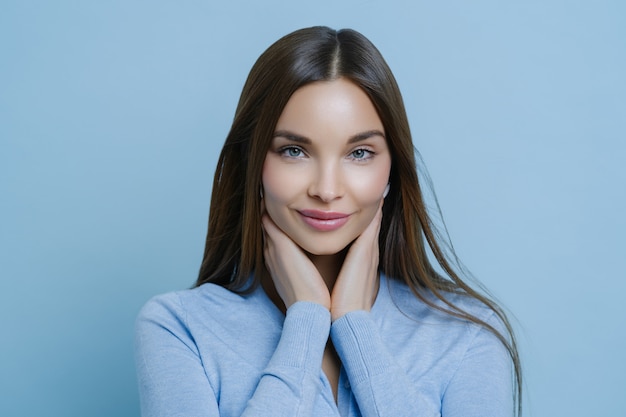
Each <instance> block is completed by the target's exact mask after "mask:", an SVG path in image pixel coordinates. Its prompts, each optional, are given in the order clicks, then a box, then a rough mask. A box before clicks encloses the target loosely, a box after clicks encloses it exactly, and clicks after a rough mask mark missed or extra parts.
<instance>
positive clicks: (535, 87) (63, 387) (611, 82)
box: [0, 0, 626, 417]
mask: <svg viewBox="0 0 626 417" xmlns="http://www.w3.org/2000/svg"><path fill="white" fill-rule="evenodd" d="M625 4H626V3H624V2H622V1H619V0H615V1H606V0H596V1H591V0H589V1H576V0H572V1H565V0H563V1H558V0H541V1H539V0H530V1H523V2H522V1H517V2H513V1H495V0H494V1H487V0H477V1H461V0H457V1H445V2H434V1H430V2H429V1H386V2H382V1H366V0H361V1H356V0H354V1H343V2H335V1H326V0H320V1H316V2H306V3H302V4H300V3H297V2H288V1H275V0H274V1H264V2H251V1H250V2H242V1H231V2H228V4H227V3H226V2H221V1H220V2H217V1H199V0H195V1H194V0H189V1H176V2H175V1H163V0H152V1H140V0H132V1H121V0H115V1H106V2H105V1H67V0H65V1H63V0H59V1H54V2H53V1H49V2H46V1H42V0H32V1H28V0H21V1H18V0H8V1H7V0H4V1H3V2H2V4H1V5H0V138H1V142H0V187H1V189H0V192H1V194H0V210H1V223H0V227H1V229H0V274H1V280H0V320H1V322H0V329H1V332H2V336H1V343H0V415H2V416H60V417H61V416H63V417H67V416H77V417H78V416H81V417H82V416H113V415H114V416H121V417H123V416H135V415H138V412H139V409H138V399H137V390H136V380H135V376H134V364H133V358H132V341H133V340H132V339H133V321H134V318H135V315H136V314H137V312H138V310H139V308H140V307H141V305H142V304H143V303H144V302H145V301H146V300H147V299H148V298H149V297H150V296H152V295H155V294H157V293H161V292H165V291H170V290H174V289H180V288H186V287H189V286H190V285H192V283H193V281H194V279H195V276H196V273H197V270H198V268H199V264H200V260H201V256H202V250H203V244H204V235H205V229H206V219H207V212H208V207H209V197H210V192H211V181H212V175H213V172H214V167H215V162H216V158H217V154H218V152H219V150H220V148H221V144H222V142H223V140H224V138H225V135H226V133H227V131H228V128H229V123H230V122H231V120H232V117H233V113H234V109H235V105H236V101H237V99H238V96H239V93H240V90H241V87H242V86H243V82H244V80H245V77H246V75H247V73H248V71H249V69H250V67H251V65H252V64H253V62H254V61H255V59H256V58H257V57H258V55H259V54H260V53H261V52H262V51H263V50H264V49H265V48H266V47H267V46H269V44H271V43H272V42H273V41H275V40H276V39H278V38H279V37H280V36H282V35H284V34H286V33H287V32H290V31H292V30H294V29H296V28H300V27H303V26H310V25H314V24H325V25H329V26H332V27H335V28H341V27H353V28H355V29H357V30H359V31H361V32H363V33H364V34H365V35H366V36H368V37H369V38H370V39H371V40H372V41H373V42H374V43H375V44H376V45H377V46H378V47H379V49H380V50H381V51H382V53H383V55H384V56H385V57H386V59H387V61H388V63H389V64H390V66H391V67H392V69H393V70H394V72H395V74H396V77H397V79H398V82H399V84H400V87H401V89H402V92H403V94H404V98H405V101H406V106H407V110H408V114H409V118H410V121H411V123H412V129H413V134H414V139H415V143H416V146H417V147H418V148H419V150H420V151H421V153H422V155H423V157H424V160H425V161H426V164H427V167H428V169H429V171H430V174H431V176H432V178H433V181H434V184H435V189H436V191H437V193H438V197H439V200H440V203H441V206H442V208H443V213H444V217H445V219H446V221H447V225H448V228H449V230H450V234H451V236H452V240H453V242H454V243H455V247H456V249H457V251H458V254H459V256H460V257H461V258H462V259H463V260H464V262H465V263H466V264H467V266H468V267H469V268H470V269H471V270H472V271H473V272H474V274H475V275H476V276H478V277H479V278H480V279H481V281H482V282H484V283H485V284H486V285H487V287H488V288H490V289H491V290H492V291H493V293H494V294H495V295H496V296H497V297H498V298H499V300H500V301H501V302H502V303H503V304H504V305H506V306H507V307H508V308H509V309H510V310H511V311H512V312H513V313H514V314H515V317H516V327H517V329H518V331H519V337H520V342H521V353H522V359H523V362H524V367H525V372H526V384H525V393H526V401H525V407H526V415H528V416H536V417H539V416H568V417H575V416H581V417H582V416H585V417H587V416H592V415H593V416H624V415H626V395H624V393H626V382H625V381H626V379H625V378H624V375H626V360H625V359H624V352H626V307H625V306H626V303H625V302H624V300H623V298H624V294H626V283H625V281H626V280H625V279H624V278H625V273H624V271H625V270H626V256H624V249H625V248H626V245H625V242H624V240H625V239H624V236H625V235H626V224H625V220H624V212H626V191H625V190H626V186H625V185H626V169H625V168H624V159H625V157H626V144H625V139H626V135H625V134H626V75H625V74H626V6H625Z"/></svg>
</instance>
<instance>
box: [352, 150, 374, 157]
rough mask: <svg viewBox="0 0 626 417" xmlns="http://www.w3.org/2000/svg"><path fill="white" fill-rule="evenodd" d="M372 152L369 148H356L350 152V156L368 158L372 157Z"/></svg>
mask: <svg viewBox="0 0 626 417" xmlns="http://www.w3.org/2000/svg"><path fill="white" fill-rule="evenodd" d="M371 155H372V152H371V151H368V150H367V149H355V150H354V151H352V153H350V156H351V157H352V158H354V159H367V158H369V157H371Z"/></svg>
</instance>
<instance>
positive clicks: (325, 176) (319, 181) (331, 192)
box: [309, 165, 344, 203]
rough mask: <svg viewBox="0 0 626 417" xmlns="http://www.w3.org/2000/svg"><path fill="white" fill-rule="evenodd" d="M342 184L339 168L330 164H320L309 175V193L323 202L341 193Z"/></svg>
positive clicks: (333, 198)
mask: <svg viewBox="0 0 626 417" xmlns="http://www.w3.org/2000/svg"><path fill="white" fill-rule="evenodd" d="M343 192H344V186H343V181H342V178H341V172H340V170H339V169H338V168H337V167H335V166H332V165H327V166H320V167H319V168H318V169H317V170H316V172H313V173H312V175H311V184H310V186H309V195H310V196H311V197H314V198H318V199H320V200H322V201H323V202H325V203H328V202H331V201H332V200H335V199H337V198H339V197H341V196H342V195H343Z"/></svg>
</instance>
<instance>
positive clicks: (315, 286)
mask: <svg viewBox="0 0 626 417" xmlns="http://www.w3.org/2000/svg"><path fill="white" fill-rule="evenodd" d="M261 220H262V223H263V231H264V238H265V239H264V240H265V242H264V254H265V265H266V266H267V269H268V270H269V272H270V274H271V276H272V280H273V281H274V286H275V287H276V292H278V295H279V296H280V298H281V299H282V301H283V303H284V304H285V309H288V308H289V307H290V306H291V305H292V304H293V303H295V302H296V301H311V302H314V303H318V304H321V305H323V306H324V307H326V308H327V309H329V310H330V294H329V292H328V287H327V286H326V283H325V282H324V280H323V278H322V276H321V275H320V273H319V271H318V270H317V268H316V267H315V265H313V262H311V260H310V259H309V258H308V257H307V256H306V254H305V253H304V252H303V251H302V249H301V248H300V247H299V246H298V245H296V244H295V243H294V241H293V240H291V239H290V238H289V236H287V235H286V234H285V233H284V232H283V231H282V230H280V229H279V228H278V226H276V224H275V223H274V221H272V219H271V218H270V217H269V216H268V214H267V213H263V217H262V219H261Z"/></svg>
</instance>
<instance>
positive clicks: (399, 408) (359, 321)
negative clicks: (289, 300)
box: [331, 311, 419, 417]
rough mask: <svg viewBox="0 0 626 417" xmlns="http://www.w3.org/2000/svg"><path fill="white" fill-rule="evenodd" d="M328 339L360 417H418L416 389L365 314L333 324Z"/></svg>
mask: <svg viewBox="0 0 626 417" xmlns="http://www.w3.org/2000/svg"><path fill="white" fill-rule="evenodd" d="M331 337H332V340H333V344H334V346H335V349H336V350H337V354H338V355H339V357H340V358H341V361H342V363H343V366H344V368H345V370H346V374H347V375H348V379H349V380H350V385H351V387H352V392H353V393H354V397H355V399H356V401H357V403H358V405H359V409H360V411H361V414H362V415H363V417H404V416H418V415H419V412H418V411H417V410H418V406H417V398H418V397H417V396H418V393H417V392H416V388H415V387H414V384H411V382H410V380H409V378H408V376H407V375H406V372H405V371H404V369H402V368H401V367H400V366H399V365H398V363H397V362H396V361H395V360H394V358H393V357H392V356H391V354H390V353H389V351H388V350H387V348H386V346H385V344H384V343H383V341H382V340H381V337H380V333H379V331H378V328H377V326H376V324H375V323H374V321H373V320H372V319H371V317H370V314H369V313H368V312H365V311H353V312H350V313H348V314H346V315H344V316H343V317H341V318H339V319H337V320H335V322H333V325H332V328H331Z"/></svg>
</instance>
